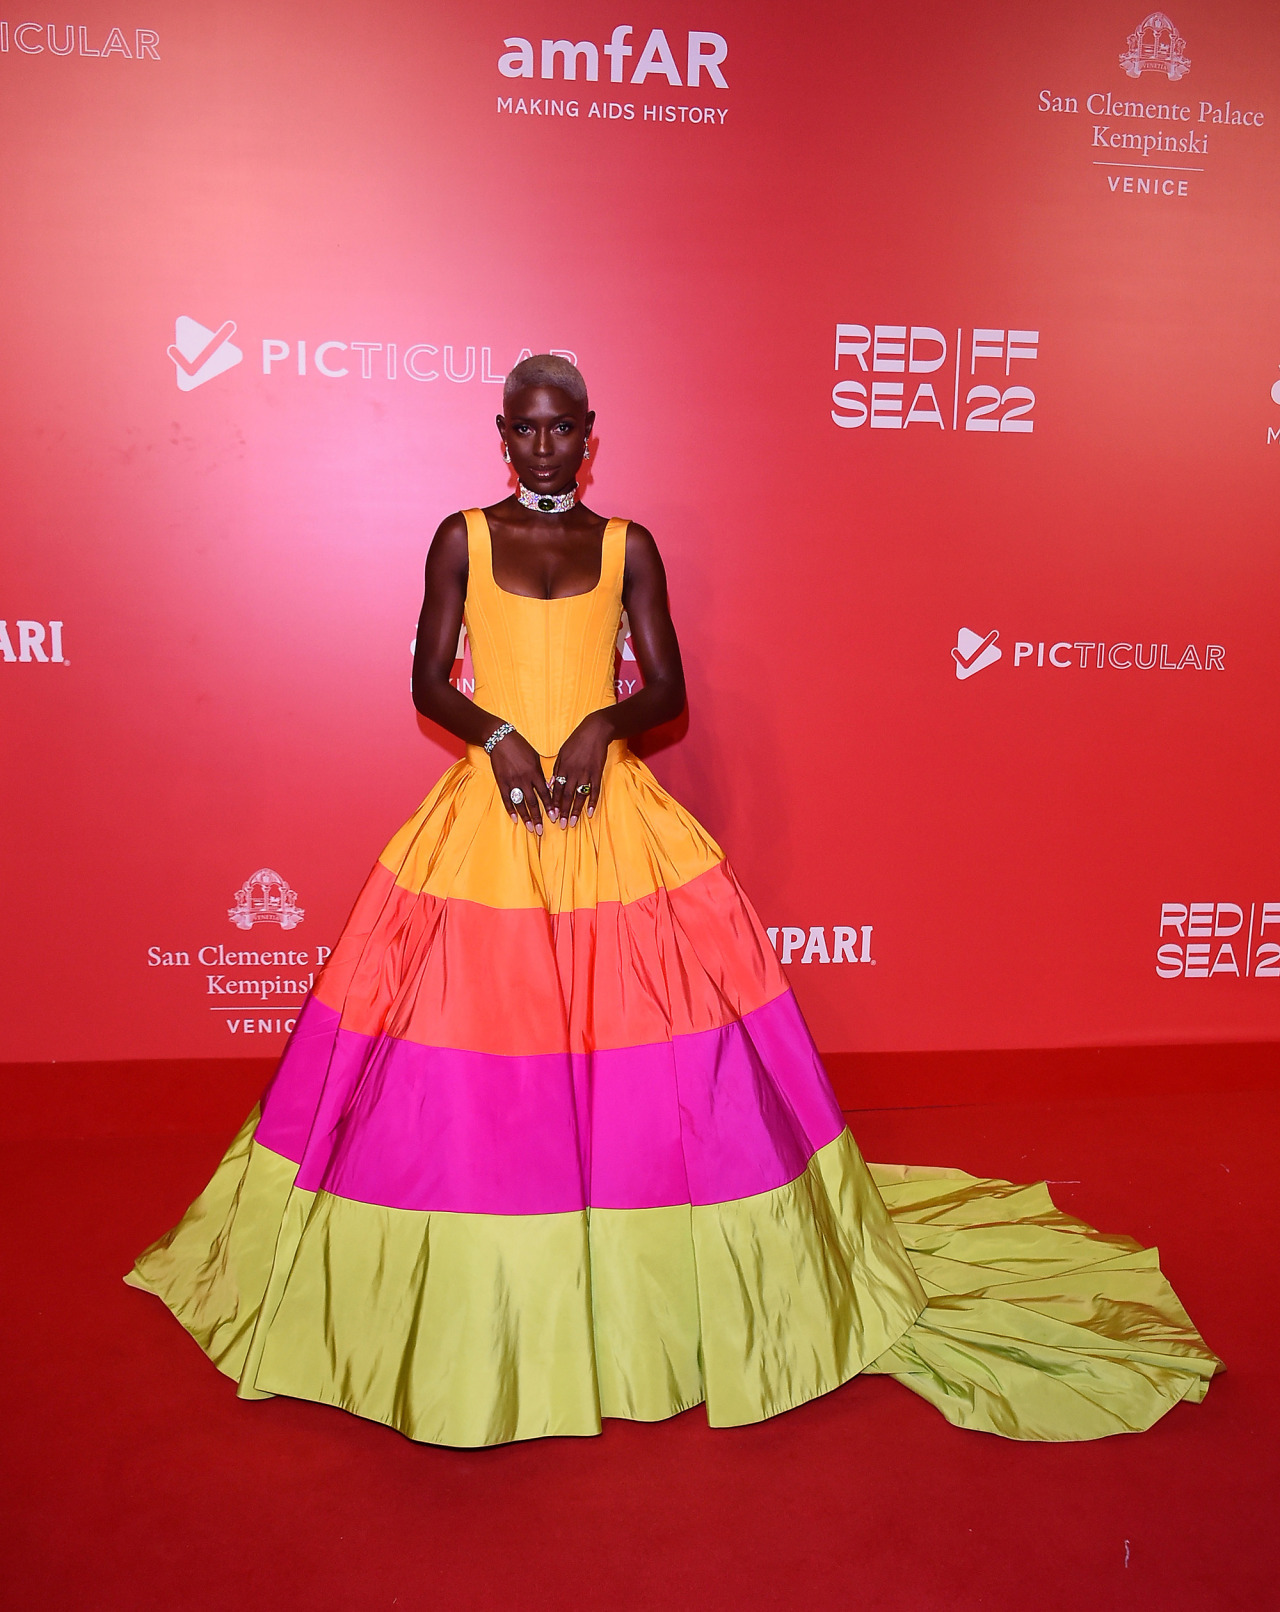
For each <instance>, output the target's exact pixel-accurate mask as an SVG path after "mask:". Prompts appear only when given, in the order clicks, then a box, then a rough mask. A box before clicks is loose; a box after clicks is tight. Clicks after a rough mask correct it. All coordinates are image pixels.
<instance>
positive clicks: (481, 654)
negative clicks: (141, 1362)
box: [128, 355, 1219, 1445]
mask: <svg viewBox="0 0 1280 1612" xmlns="http://www.w3.org/2000/svg"><path fill="white" fill-rule="evenodd" d="M594 423H595V417H594V415H593V414H592V412H591V410H590V409H589V408H588V407H587V394H586V387H585V385H584V383H583V380H582V377H581V375H580V374H579V373H578V371H577V370H576V369H575V368H574V367H573V366H572V365H571V364H569V363H567V362H566V361H565V360H564V359H561V358H556V357H550V356H545V355H544V356H541V357H536V358H530V359H527V360H526V361H525V362H523V363H522V364H519V365H517V366H516V368H515V369H514V370H513V371H512V373H511V375H510V376H509V377H508V378H507V381H506V385H505V388H504V392H503V413H502V414H500V415H499V416H498V431H499V434H500V436H501V438H502V443H503V453H504V457H505V458H506V459H507V462H508V463H509V464H510V465H512V466H513V467H514V469H515V472H516V474H517V476H518V478H519V489H518V491H517V493H516V494H515V495H514V496H512V497H509V498H505V499H503V500H502V501H501V502H500V503H497V504H495V505H493V506H492V507H491V508H489V509H487V510H483V511H481V510H470V511H468V512H467V513H466V514H465V515H453V516H450V517H449V519H448V520H446V521H445V522H444V524H443V525H442V526H441V527H440V529H439V531H438V532H437V533H436V535H435V539H434V541H433V542H432V545H431V550H430V553H429V555H428V558H427V573H426V599H425V602H424V604H423V609H422V618H421V622H420V624H419V627H418V641H417V658H416V662H415V667H414V699H415V702H416V704H417V706H418V709H419V710H420V711H422V712H423V714H424V715H426V716H429V717H431V718H432V719H433V720H434V721H436V722H438V723H439V724H440V725H441V726H442V727H444V728H446V729H448V731H449V732H450V733H453V734H455V735H456V736H457V737H459V738H461V739H463V740H465V741H466V743H467V755H466V759H465V760H463V761H459V762H458V763H457V764H456V765H455V766H453V767H451V768H450V769H449V770H448V771H447V772H446V773H445V775H444V776H443V778H441V779H440V781H439V783H438V784H437V785H436V787H435V788H434V789H433V790H432V791H431V793H430V794H429V795H428V796H427V799H426V800H425V801H424V802H423V804H422V806H421V808H420V809H419V810H418V811H417V812H416V813H415V815H414V816H413V817H412V818H411V819H410V820H409V822H408V823H407V824H406V825H405V826H404V828H402V829H401V831H400V832H399V833H398V834H397V835H396V836H395V838H394V839H393V840H392V841H391V843H390V845H389V846H388V847H387V849H386V850H385V851H384V852H383V855H382V857H381V859H380V861H379V862H378V864H377V866H376V867H375V869H374V871H373V874H372V875H371V877H370V879H369V881H368V883H367V884H366V886H365V888H364V890H363V892H362V893H361V895H360V898H359V900H358V901H357V903H356V906H355V910H354V912H353V914H352V916H351V919H350V921H349V922H348V924H347V926H346V928H345V930H344V931H343V934H342V936H341V938H340V940H339V942H338V944H337V946H336V948H335V950H334V954H333V957H332V958H331V960H330V961H329V963H328V965H327V966H326V968H325V971H324V973H323V975H322V976H321V978H320V979H319V981H318V982H317V984H316V987H315V990H314V993H313V994H312V996H311V998H310V999H309V1000H308V1002H307V1004H306V1006H305V1007H304V1009H303V1011H302V1014H301V1015H300V1017H299V1021H298V1027H297V1029H296V1031H295V1032H294V1035H293V1037H292V1039H291V1040H290V1043H289V1046H288V1048H287V1049H286V1051H285V1054H284V1057H283V1059H282V1060H281V1064H280V1067H279V1070H278V1072H277V1074H276V1076H275V1078H274V1080H273V1081H272V1083H271V1085H270V1087H269V1088H268V1091H267V1093H266V1096H265V1098H264V1099H263V1103H262V1105H261V1110H260V1112H259V1111H255V1112H254V1114H253V1115H251V1116H250V1119H249V1121H248V1123H247V1124H246V1126H245V1127H244V1129H243V1131H242V1132H241V1134H240V1136H239V1137H238V1138H237V1139H236V1141H235V1142H234V1143H233V1144H232V1147H231V1149H230V1151H229V1152H228V1154H227V1156H226V1158H225V1159H224V1160H223V1162H222V1164H221V1165H220V1166H219V1168H218V1171H217V1173H216V1174H215V1176H214V1178H213V1180H212V1182H211V1183H210V1185H209V1187H208V1188H207V1190H206V1191H205V1193H204V1194H203V1195H202V1196H201V1197H200V1198H199V1199H198V1200H197V1201H196V1203H195V1204H194V1205H193V1206H192V1208H191V1209H190V1210H189V1211H188V1213H187V1215H186V1217H185V1218H184V1220H183V1221H182V1222H181V1224H180V1225H179V1226H178V1227H177V1228H176V1229H175V1230H174V1231H172V1232H170V1233H169V1235H168V1236H167V1237H165V1238H162V1239H161V1241H160V1242H158V1243H156V1244H155V1245H154V1246H153V1247H152V1248H151V1249H149V1250H148V1251H147V1252H146V1253H145V1254H144V1255H143V1256H142V1257H141V1259H140V1260H139V1261H138V1264H137V1266H136V1269H135V1271H134V1273H133V1274H132V1275H131V1276H130V1277H129V1278H128V1280H130V1281H131V1282H133V1284H134V1285H135V1286H138V1287H144V1288H147V1289H149V1290H150V1291H151V1292H154V1293H156V1294H158V1295H159V1296H160V1297H161V1298H162V1299H163V1300H164V1301H165V1303H166V1304H168V1305H169V1307H170V1308H171V1309H172V1310H173V1311H174V1313H175V1314H176V1315H177V1316H178V1318H179V1320H181V1321H182V1323H183V1324H184V1325H185V1326H186V1327H187V1328H188V1330H189V1331H191V1332H192V1333H193V1335H194V1336H195V1338H196V1339H197V1341H198V1342H199V1343H200V1344H201V1346H202V1347H203V1348H204V1349H205V1350H206V1351H207V1352H208V1353H209V1354H210V1356H211V1357H212V1358H213V1359H214V1361H215V1362H216V1363H217V1364H218V1365H219V1366H220V1367H221V1368H222V1370H223V1371H225V1372H227V1373H229V1374H230V1375H231V1376H233V1377H235V1378H236V1380H237V1382H238V1383H239V1391H240V1393H241V1394H243V1395H245V1396H246V1397H249V1398H256V1397H261V1396H263V1395H266V1394H276V1393H280V1394H290V1395H295V1396H298V1397H301V1398H306V1399H314V1400H319V1401H323V1402H325V1403H328V1404H334V1405H341V1406H343V1407H344V1408H345V1409H347V1410H350V1411H354V1412H356V1413H357V1414H359V1415H362V1416H367V1417H371V1418H373V1419H375V1420H378V1421H383V1422H387V1423H389V1424H390V1425H391V1426H393V1427H396V1428H398V1429H399V1430H400V1431H401V1432H403V1433H406V1434H408V1435H409V1436H410V1437H411V1438H416V1439H425V1440H430V1441H433V1442H437V1443H442V1444H453V1445H479V1444H496V1443H501V1442H504V1441H506V1440H510V1439H521V1438H534V1437H538V1436H540V1435H544V1434H552V1433H596V1432H599V1430H600V1418H601V1417H602V1416H627V1417H633V1418H637V1419H640V1420H655V1419H658V1418H661V1417H665V1416H670V1415H672V1414H674V1413H675V1412H677V1411H680V1410H683V1409H685V1408H686V1407H688V1406H690V1405H695V1404H697V1403H698V1402H699V1401H703V1400H705V1402H706V1405H707V1414H708V1417H709V1419H710V1420H711V1422H712V1423H713V1424H715V1425H717V1426H725V1425H733V1424H738V1423H744V1422H752V1421H758V1420H760V1419H761V1418H763V1417H766V1416H771V1415H773V1414H775V1413H776V1412H778V1411H781V1410H785V1409H787V1408H788V1407H790V1406H793V1405H797V1404H800V1403H802V1402H803V1401H805V1400H808V1399H812V1398H813V1397H815V1396H816V1395H818V1394H823V1393H826V1392H827V1391H828V1390H830V1389H833V1388H835V1387H837V1386H838V1385H839V1384H841V1383H843V1382H845V1381H847V1380H848V1379H849V1378H850V1377H852V1376H854V1375H855V1374H856V1373H858V1372H860V1371H864V1370H873V1371H878V1372H889V1373H891V1374H892V1375H894V1376H896V1377H898V1378H899V1379H900V1380H901V1381H902V1382H903V1383H904V1384H906V1385H907V1386H908V1387H910V1388H913V1389H915V1390H916V1392H918V1393H921V1394H923V1395H924V1396H925V1397H927V1398H928V1399H930V1400H932V1401H933V1402H934V1403H935V1404H937V1405H938V1406H939V1407H940V1408H941V1409H942V1411H943V1412H944V1414H945V1415H947V1416H948V1417H949V1418H950V1419H951V1420H953V1421H955V1422H957V1423H960V1424H963V1425H966V1426H970V1427H977V1428H984V1429H987V1430H988V1431H993V1432H999V1433H1004V1434H1008V1435H1010V1436H1013V1437H1021V1438H1042V1439H1068V1438H1092V1437H1097V1436H1100V1435H1102V1434H1106V1433H1113V1432H1122V1431H1132V1430H1135V1429H1138V1428H1143V1427H1147V1426H1149V1425H1150V1424H1151V1423H1152V1422H1153V1421H1155V1420H1156V1418H1157V1417H1159V1416H1160V1415H1162V1414H1163V1413H1164V1411H1165V1410H1167V1409H1168V1408H1169V1407H1170V1406H1171V1405H1173V1404H1174V1403H1176V1402H1177V1401H1178V1400H1179V1399H1183V1398H1186V1399H1190V1400H1193V1401H1194V1400H1199V1399H1201V1398H1203V1396H1204V1393H1205V1390H1206V1388H1207V1385H1208V1380H1209V1378H1210V1377H1211V1376H1212V1375H1213V1373H1214V1371H1215V1370H1217V1369H1218V1366H1219V1362H1218V1361H1217V1360H1216V1359H1215V1358H1214V1356H1213V1355H1212V1354H1211V1353H1210V1352H1209V1351H1208V1349H1207V1348H1206V1347H1205V1345H1204V1344H1203V1343H1202V1341H1201V1340H1200V1338H1199V1336H1198V1335H1197V1333H1196V1331H1195V1329H1194V1327H1193V1326H1192V1325H1191V1322H1190V1321H1189V1319H1188V1318H1187V1316H1186V1313H1185V1312H1184V1311H1183V1309H1182V1307H1181V1305H1180V1304H1179V1303H1178V1300H1177V1298H1176V1296H1175V1295H1174V1293H1173V1291H1172V1290H1171V1289H1170V1287H1169V1286H1168V1284H1167V1283H1166V1282H1165V1280H1164V1278H1163V1276H1162V1275H1161V1274H1160V1270H1159V1266H1158V1263H1157V1261H1156V1257H1155V1254H1154V1253H1153V1252H1147V1251H1144V1250H1142V1249H1141V1248H1139V1247H1138V1245H1137V1244H1135V1243H1133V1242H1130V1241H1129V1240H1128V1239H1124V1238H1114V1237H1112V1238H1104V1237H1101V1236H1099V1235H1098V1234H1097V1233H1095V1232H1093V1231H1092V1230H1091V1229H1090V1228H1089V1227H1087V1226H1085V1225H1083V1224H1082V1223H1081V1222H1079V1221H1076V1220H1073V1219H1071V1218H1070V1217H1069V1216H1066V1215H1062V1214H1059V1213H1058V1212H1057V1211H1056V1210H1055V1209H1054V1207H1053V1205H1052V1203H1051V1202H1050V1201H1049V1198H1048V1195H1047V1193H1046V1192H1045V1189H1044V1188H1043V1187H1030V1188H1028V1187H1013V1186H1011V1185H1009V1184H1008V1183H1007V1182H993V1181H979V1180H975V1179H974V1178H972V1177H970V1176H966V1175H964V1174H963V1173H962V1172H959V1171H939V1170H912V1169H902V1168H888V1167H877V1168H876V1169H875V1170H874V1172H869V1171H868V1169H867V1167H866V1165H865V1164H864V1163H863V1161H862V1158H861V1156H860V1155H859V1153H858V1150H857V1148H856V1146H855V1144H854V1142H853V1139H852V1137H851V1136H850V1135H849V1133H848V1131H847V1130H846V1129H845V1126H844V1121H843V1117H842V1115H841V1112H840V1109H839V1108H838V1106H837V1104H836V1101H835V1098H834V1096H833V1094H832V1091H831V1088H830V1085H829V1084H828V1082H827V1078H826V1075H825V1073H824V1072H823V1069H822V1066H821V1063H820V1062H819V1060H818V1057H817V1055H816V1053H815V1051H814V1048H813V1044H812V1042H811V1040H810V1038H809V1035H808V1032H807V1030H806V1028H805V1025H804V1022H803V1020H802V1019H801V1017H800V1013H799V1011H798V1009H797V1007H796V1005H795V1002H794V1000H793V998H792V996H791V993H790V991H789V990H788V988H787V983H786V979H785V976H784V975H783V973H782V971H781V969H780V967H779V966H778V963H777V962H776V960H775V958H774V955H773V951H772V949H771V947H770V945H769V942H768V939H767V938H766V936H765V934H764V932H763V930H762V929H761V926H760V923H759V921H758V920H757V918H756V915H755V913H754V912H753V910H752V909H751V907H750V906H749V905H748V903H747V901H746V899H745V898H744V897H743V895H742V894H741V892H740V890H739V889H738V886H737V884H736V882H735V881H734V878H733V875H732V873H731V872H730V871H729V869H728V867H727V865H726V863H725V861H724V858H723V856H722V854H721V852H720V850H719V848H718V847H717V846H716V845H715V844H714V843H713V841H712V840H711V839H710V838H709V837H708V836H707V834H706V833H705V832H704V831H703V830H702V828H701V827H700V826H699V825H698V824H697V823H696V822H695V821H694V820H693V818H692V817H690V816H689V814H688V813H687V812H685V811H683V810H682V809H681V807H680V806H679V805H677V804H676V802H675V801H673V800H672V799H671V797H670V796H669V795H668V794H667V793H666V792H665V791H664V790H663V789H662V788H661V786H660V785H659V784H658V783H657V781H656V780H655V779H654V777H653V775H652V773H650V771H649V770H648V768H647V767H646V766H645V765H644V764H643V763H642V762H641V761H639V760H637V759H636V757H635V756H633V755H632V754H631V753H630V751H629V750H628V747H627V740H628V739H629V738H630V737H631V736H632V735H633V734H636V733H640V732H642V731H643V730H644V729H646V728H649V727H652V726H653V725H654V724H655V723H659V722H663V721H666V720H668V719H669V718H671V717H673V716H674V715H676V714H677V713H678V712H679V711H680V709H681V708H682V706H683V704H684V680H683V675H682V672H681V666H680V652H679V648H678V646H677V643H676V635H675V630H674V628H673V626H672V623H671V617H670V615H669V613H668V608H667V598H666V584H665V578H664V574H663V569H662V562H661V560H660V558H659V556H658V550H657V548H656V546H655V544H654V541H653V538H652V537H651V536H650V534H649V533H648V532H647V531H646V530H645V529H644V528H643V527H641V526H637V525H635V524H634V523H630V524H629V523H628V522H626V521H623V520H608V521H606V520H604V519H603V518H602V517H600V516H598V515H596V514H593V513H592V512H591V511H590V510H588V509H586V508H585V507H584V506H583V505H582V504H580V503H578V502H577V501H576V497H575V494H576V489H577V483H576V476H577V472H578V469H579V466H580V465H581V463H582V461H583V460H584V459H585V458H586V457H587V456H588V453H589V446H588V445H589V441H590V437H591V433H592V429H593V426H594ZM624 606H625V608H626V611H627V615H628V618H629V621H630V626H631V636H632V642H633V644H634V647H635V652H636V657H637V660H638V662H639V665H640V669H641V672H642V674H643V677H644V687H643V689H642V690H641V691H640V692H638V693H636V694H634V695H633V696H632V697H631V698H630V699H627V700H625V701H622V702H620V703H615V699H614V682H613V676H614V644H615V639H616V635H617V632H618V627H619V620H620V615H621V612H622V610H623V608H624ZM464 621H465V623H466V628H467V632H468V634H469V637H470V642H471V652H472V657H473V662H474V667H475V699H474V700H469V699H466V698H465V697H464V696H463V695H462V694H460V693H459V692H458V691H457V690H456V689H454V688H453V687H452V686H451V685H450V682H449V675H450V670H451V667H452V663H453V658H454V651H455V646H456V644H457V641H458V636H459V628H460V626H461V624H462V623H463V622H464Z"/></svg>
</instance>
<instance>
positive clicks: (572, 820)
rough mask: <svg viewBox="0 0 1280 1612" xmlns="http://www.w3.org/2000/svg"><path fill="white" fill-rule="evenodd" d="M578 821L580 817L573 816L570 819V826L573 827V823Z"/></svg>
mask: <svg viewBox="0 0 1280 1612" xmlns="http://www.w3.org/2000/svg"><path fill="white" fill-rule="evenodd" d="M577 821H578V819H577V818H576V817H571V818H570V819H569V827H570V828H572V827H573V825H574V824H575V823H576V822H577Z"/></svg>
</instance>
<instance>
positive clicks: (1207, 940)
mask: <svg viewBox="0 0 1280 1612" xmlns="http://www.w3.org/2000/svg"><path fill="white" fill-rule="evenodd" d="M1268 929H1270V930H1271V931H1272V933H1273V935H1274V934H1275V933H1276V932H1277V931H1280V901H1251V902H1250V903H1249V917H1248V920H1247V924H1246V919H1245V911H1244V903H1243V902H1239V901H1163V902H1161V904H1160V941H1161V944H1160V945H1159V946H1158V947H1157V948H1156V973H1157V974H1158V975H1159V976H1160V978H1161V979H1162V980H1176V979H1184V980H1205V979H1215V978H1217V977H1219V976H1221V975H1229V976H1230V977H1231V978H1233V979H1255V980H1280V940H1275V939H1270V940H1269V939H1268V938H1267V930H1268ZM1242 931H1243V933H1242ZM1171 935H1176V936H1177V937H1178V939H1177V940H1172V939H1170V938H1169V937H1170V936H1171ZM1255 939H1256V944H1255Z"/></svg>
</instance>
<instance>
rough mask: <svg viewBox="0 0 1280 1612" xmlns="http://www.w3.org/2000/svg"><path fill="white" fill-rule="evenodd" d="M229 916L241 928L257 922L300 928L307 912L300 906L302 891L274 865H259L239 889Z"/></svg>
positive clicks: (250, 927)
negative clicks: (288, 880)
mask: <svg viewBox="0 0 1280 1612" xmlns="http://www.w3.org/2000/svg"><path fill="white" fill-rule="evenodd" d="M227 917H228V918H230V920H231V922H232V923H233V924H234V925H235V926H236V928H237V929H252V928H253V926H254V924H279V925H280V927H281V929H296V928H297V926H298V925H299V924H300V923H301V922H302V920H303V919H304V918H305V917H306V913H305V912H304V911H303V909H302V908H301V907H300V906H298V892H297V891H296V890H291V889H290V888H289V886H288V884H287V883H286V881H285V880H284V879H282V878H281V877H280V875H279V874H278V873H277V872H276V871H275V869H274V868H259V869H258V871H257V872H256V873H251V874H250V875H249V877H248V878H247V879H246V880H245V881H244V883H243V884H242V885H241V886H240V888H239V889H238V890H237V891H236V894H235V906H233V907H230V908H228V909H227Z"/></svg>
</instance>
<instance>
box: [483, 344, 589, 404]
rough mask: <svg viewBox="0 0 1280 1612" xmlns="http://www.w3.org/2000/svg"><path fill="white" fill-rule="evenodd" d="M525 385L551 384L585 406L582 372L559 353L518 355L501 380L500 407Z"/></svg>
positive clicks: (584, 384)
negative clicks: (511, 368) (514, 363)
mask: <svg viewBox="0 0 1280 1612" xmlns="http://www.w3.org/2000/svg"><path fill="white" fill-rule="evenodd" d="M529 386H554V387H555V388H556V390H557V391H560V392H565V393H567V394H568V395H569V396H570V397H571V398H572V399H573V401H574V402H575V403H580V404H581V405H582V407H583V408H584V409H585V408H586V406H587V383H586V381H584V380H583V378H582V371H581V370H580V369H579V368H578V366H577V365H576V364H571V363H570V362H569V360H568V359H567V358H561V357H560V355H559V353H534V355H533V356H532V358H522V359H521V360H520V362H519V363H518V364H517V365H516V367H515V368H514V369H513V370H512V371H511V373H510V374H509V375H508V376H507V378H506V380H505V381H504V382H503V383H502V406H503V408H504V409H505V408H506V406H507V402H508V400H509V399H510V398H511V397H513V396H514V395H515V393H517V392H523V391H524V390H525V388H526V387H529Z"/></svg>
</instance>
